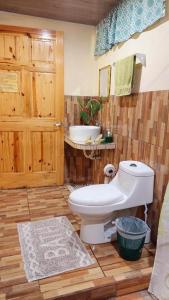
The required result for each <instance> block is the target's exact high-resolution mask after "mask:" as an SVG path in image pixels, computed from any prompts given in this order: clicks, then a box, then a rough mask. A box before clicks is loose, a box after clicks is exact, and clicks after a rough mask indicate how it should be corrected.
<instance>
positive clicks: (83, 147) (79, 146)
mask: <svg viewBox="0 0 169 300" xmlns="http://www.w3.org/2000/svg"><path fill="white" fill-rule="evenodd" d="M65 143H67V144H68V145H69V146H71V147H72V148H74V149H79V150H87V151H88V150H89V151H93V150H94V151H95V150H96V151H97V150H110V149H115V147H116V145H115V143H109V144H99V145H95V144H93V145H83V144H77V143H74V142H72V140H70V138H69V137H68V136H65Z"/></svg>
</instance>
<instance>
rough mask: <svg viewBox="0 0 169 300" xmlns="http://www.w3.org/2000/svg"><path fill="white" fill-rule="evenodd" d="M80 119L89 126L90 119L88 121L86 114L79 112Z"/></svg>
mask: <svg viewBox="0 0 169 300" xmlns="http://www.w3.org/2000/svg"><path fill="white" fill-rule="evenodd" d="M80 117H81V119H82V120H83V122H84V124H85V125H89V121H90V119H89V116H88V113H87V112H86V111H81V112H80Z"/></svg>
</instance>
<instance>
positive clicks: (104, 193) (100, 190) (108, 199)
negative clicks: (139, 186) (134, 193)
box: [70, 184, 124, 207]
mask: <svg viewBox="0 0 169 300" xmlns="http://www.w3.org/2000/svg"><path fill="white" fill-rule="evenodd" d="M123 198H124V195H123V194H122V193H121V192H120V191H119V190H118V189H117V188H116V187H115V186H113V185H112V184H95V185H91V186H87V187H83V188H80V189H78V190H75V191H74V192H72V193H71V195H70V201H71V202H72V203H73V204H77V205H78V206H79V205H82V206H89V207H90V206H95V207H104V206H109V205H112V204H116V203H117V202H119V201H121V200H122V199H123Z"/></svg>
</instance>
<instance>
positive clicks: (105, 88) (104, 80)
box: [99, 65, 111, 97]
mask: <svg viewBox="0 0 169 300" xmlns="http://www.w3.org/2000/svg"><path fill="white" fill-rule="evenodd" d="M110 87H111V65H108V66H106V67H103V68H101V69H99V97H108V96H110Z"/></svg>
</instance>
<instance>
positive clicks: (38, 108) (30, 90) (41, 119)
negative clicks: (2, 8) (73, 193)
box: [0, 26, 64, 188]
mask: <svg viewBox="0 0 169 300" xmlns="http://www.w3.org/2000/svg"><path fill="white" fill-rule="evenodd" d="M4 62H7V63H4ZM10 75H11V76H10ZM0 77H1V78H2V79H3V80H4V82H3V84H1V83H0V188H14V187H23V186H43V185H51V184H58V185H59V184H63V180H64V172H63V170H64V129H63V128H62V127H59V128H57V127H55V126H54V124H55V123H56V122H58V121H61V122H63V121H64V104H63V103H64V92H63V34H62V33H61V32H56V33H55V32H48V35H46V31H45V36H44V34H43V33H41V32H39V31H36V30H27V29H25V30H24V28H19V27H18V28H17V27H8V28H5V27H4V26H0ZM1 82H2V81H1Z"/></svg>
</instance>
